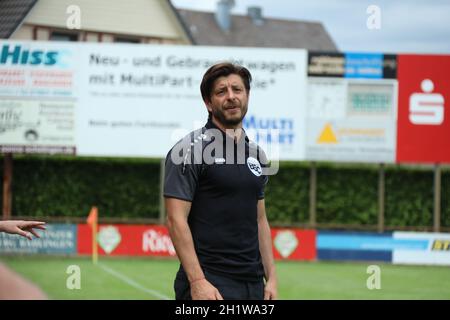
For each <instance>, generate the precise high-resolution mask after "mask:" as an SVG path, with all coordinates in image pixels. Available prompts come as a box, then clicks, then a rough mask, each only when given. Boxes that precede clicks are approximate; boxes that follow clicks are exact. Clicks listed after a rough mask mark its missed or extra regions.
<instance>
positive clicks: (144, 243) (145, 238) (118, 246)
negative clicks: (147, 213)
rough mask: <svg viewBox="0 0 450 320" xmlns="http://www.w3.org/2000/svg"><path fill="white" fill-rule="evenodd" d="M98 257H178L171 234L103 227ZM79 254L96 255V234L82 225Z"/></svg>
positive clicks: (150, 227)
mask: <svg viewBox="0 0 450 320" xmlns="http://www.w3.org/2000/svg"><path fill="white" fill-rule="evenodd" d="M97 241H98V248H99V249H98V253H99V254H100V255H111V256H119V255H125V256H166V257H167V256H175V255H176V253H175V249H174V247H173V244H172V241H171V240H170V236H169V232H168V231H167V228H166V227H164V226H156V225H100V226H99V228H98V235H97ZM78 254H92V231H91V228H90V227H89V226H88V225H86V224H80V225H78Z"/></svg>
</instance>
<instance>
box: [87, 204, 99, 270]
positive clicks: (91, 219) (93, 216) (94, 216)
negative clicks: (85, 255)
mask: <svg viewBox="0 0 450 320" xmlns="http://www.w3.org/2000/svg"><path fill="white" fill-rule="evenodd" d="M97 221H98V210H97V207H92V208H91V212H89V216H88V218H87V220H86V222H87V224H88V225H89V226H90V227H91V229H92V262H93V263H94V264H97V261H98V251H97Z"/></svg>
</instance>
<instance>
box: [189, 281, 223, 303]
mask: <svg viewBox="0 0 450 320" xmlns="http://www.w3.org/2000/svg"><path fill="white" fill-rule="evenodd" d="M191 297H192V300H223V298H222V296H221V295H220V293H219V290H217V288H216V287H214V286H213V285H212V284H211V283H210V282H209V281H208V280H206V279H202V280H197V281H194V282H193V283H191Z"/></svg>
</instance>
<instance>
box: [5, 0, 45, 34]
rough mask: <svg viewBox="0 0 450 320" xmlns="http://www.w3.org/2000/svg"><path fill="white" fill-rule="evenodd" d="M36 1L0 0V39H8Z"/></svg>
mask: <svg viewBox="0 0 450 320" xmlns="http://www.w3.org/2000/svg"><path fill="white" fill-rule="evenodd" d="M36 2H37V0H0V39H7V38H9V37H10V36H11V35H12V34H13V32H14V31H15V30H16V29H17V28H18V27H19V26H20V24H21V23H22V21H23V19H25V17H26V15H27V14H28V12H30V10H31V9H32V8H33V6H34V5H35V3H36Z"/></svg>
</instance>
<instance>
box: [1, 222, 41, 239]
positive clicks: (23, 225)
mask: <svg viewBox="0 0 450 320" xmlns="http://www.w3.org/2000/svg"><path fill="white" fill-rule="evenodd" d="M44 225H45V222H42V221H24V220H6V221H0V231H3V232H6V233H10V234H18V235H20V236H22V237H25V238H27V239H29V240H31V239H32V237H31V234H33V235H34V236H35V237H36V238H40V236H39V234H38V233H37V232H36V230H34V229H41V230H45V226H44Z"/></svg>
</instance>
